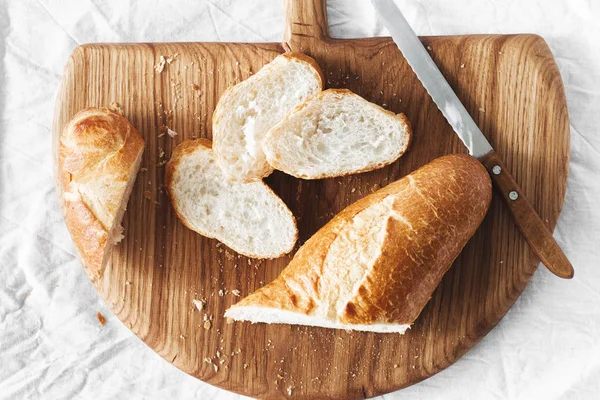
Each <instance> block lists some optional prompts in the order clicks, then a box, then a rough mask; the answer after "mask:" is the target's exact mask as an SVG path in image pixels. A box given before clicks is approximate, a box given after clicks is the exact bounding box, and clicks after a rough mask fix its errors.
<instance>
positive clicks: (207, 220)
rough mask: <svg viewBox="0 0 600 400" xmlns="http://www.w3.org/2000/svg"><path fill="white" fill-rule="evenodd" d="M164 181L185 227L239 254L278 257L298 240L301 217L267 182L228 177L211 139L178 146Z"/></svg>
mask: <svg viewBox="0 0 600 400" xmlns="http://www.w3.org/2000/svg"><path fill="white" fill-rule="evenodd" d="M165 181H166V183H165V184H166V187H167V192H168V194H169V197H170V198H171V204H172V205H173V209H174V210H175V213H176V214H177V216H178V217H179V219H180V220H181V222H183V224H184V225H185V226H187V227H188V228H190V229H191V230H193V231H195V232H198V233H199V234H201V235H204V236H207V237H209V238H215V239H217V240H220V241H221V242H223V243H224V244H225V245H227V246H229V247H230V248H231V249H233V250H235V251H236V252H238V253H240V254H244V255H246V256H248V257H254V258H276V257H279V256H281V255H283V254H285V253H288V252H289V251H291V250H292V248H293V247H294V244H295V243H296V239H297V237H298V230H297V228H296V220H295V219H294V216H293V215H292V213H291V211H290V210H289V209H288V208H287V206H286V205H285V203H284V202H283V201H282V200H281V199H280V198H279V197H277V195H276V194H275V193H273V191H272V190H271V188H269V187H268V186H267V185H265V184H264V183H263V182H262V181H260V182H250V183H241V182H231V181H228V180H227V179H225V176H224V175H223V173H222V171H221V169H220V168H219V167H218V166H217V162H216V157H215V154H214V152H213V151H212V150H211V142H210V141H209V140H206V139H197V140H186V141H184V142H182V143H181V144H180V145H179V146H177V147H176V148H175V150H173V154H172V156H171V159H170V160H169V162H168V163H167V167H166V177H165Z"/></svg>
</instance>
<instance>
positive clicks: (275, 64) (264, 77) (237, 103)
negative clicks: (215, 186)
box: [212, 52, 323, 182]
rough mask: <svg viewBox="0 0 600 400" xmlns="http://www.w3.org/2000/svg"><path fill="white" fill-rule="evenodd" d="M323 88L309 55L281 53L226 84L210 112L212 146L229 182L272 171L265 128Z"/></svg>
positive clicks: (318, 70) (249, 179)
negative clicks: (248, 74) (264, 147)
mask: <svg viewBox="0 0 600 400" xmlns="http://www.w3.org/2000/svg"><path fill="white" fill-rule="evenodd" d="M322 89H323V76H322V73H321V70H320V69H319V66H318V65H317V63H316V62H315V60H313V59H312V58H310V57H308V56H306V55H304V54H301V53H293V52H292V53H285V54H282V55H280V56H278V57H277V58H275V59H274V60H273V61H271V62H270V63H269V64H267V65H265V66H264V67H263V68H262V69H261V70H260V71H258V72H257V73H256V74H255V75H253V76H251V77H250V78H248V79H246V80H245V81H243V82H241V83H239V84H237V85H235V86H233V87H231V88H229V89H228V90H227V91H226V92H225V93H224V94H223V96H222V97H221V99H220V100H219V103H218V104H217V107H216V109H215V112H214V114H213V133H212V135H213V142H214V143H213V149H214V151H215V153H216V154H217V158H218V160H219V165H220V167H221V169H222V170H223V173H224V174H225V176H226V177H227V178H228V179H229V180H235V181H240V182H250V181H257V180H260V179H262V178H263V177H265V176H267V175H269V174H270V173H271V172H273V168H271V166H270V165H269V164H268V163H267V160H266V159H265V155H264V154H263V150H262V141H263V138H264V136H265V135H266V133H267V131H268V130H269V129H270V128H271V127H272V126H273V125H275V124H276V123H277V122H279V121H280V120H281V119H282V118H283V117H285V115H286V114H287V113H289V112H290V111H292V110H293V109H294V107H296V106H297V105H299V104H302V103H303V102H304V101H305V100H306V99H308V98H310V97H312V96H313V95H315V94H316V93H318V92H320V91H321V90H322Z"/></svg>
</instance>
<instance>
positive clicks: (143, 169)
mask: <svg viewBox="0 0 600 400" xmlns="http://www.w3.org/2000/svg"><path fill="white" fill-rule="evenodd" d="M146 171H148V168H146V167H143V168H140V172H146Z"/></svg>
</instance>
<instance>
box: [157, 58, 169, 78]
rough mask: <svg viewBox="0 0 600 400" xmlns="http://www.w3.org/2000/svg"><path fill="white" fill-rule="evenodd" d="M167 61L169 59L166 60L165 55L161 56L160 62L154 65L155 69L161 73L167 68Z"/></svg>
mask: <svg viewBox="0 0 600 400" xmlns="http://www.w3.org/2000/svg"><path fill="white" fill-rule="evenodd" d="M166 62H167V60H165V56H160V57H159V58H158V64H156V65H155V66H154V70H155V71H156V72H158V73H159V74H160V73H161V72H163V70H164V69H165V64H166Z"/></svg>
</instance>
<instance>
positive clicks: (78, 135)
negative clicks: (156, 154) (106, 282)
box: [57, 108, 144, 279]
mask: <svg viewBox="0 0 600 400" xmlns="http://www.w3.org/2000/svg"><path fill="white" fill-rule="evenodd" d="M143 152H144V141H143V139H142V137H141V136H140V134H139V133H138V131H137V130H136V129H135V128H134V127H133V125H131V124H130V123H129V121H128V120H127V119H126V118H125V117H123V116H121V115H120V114H117V113H115V112H112V111H109V110H107V109H106V108H100V109H99V108H87V109H85V110H82V111H80V112H79V113H77V115H75V116H74V117H73V119H71V121H70V122H69V123H68V124H67V125H66V126H65V128H64V130H63V131H62V134H61V136H60V143H59V153H58V176H57V178H58V179H57V180H58V188H59V190H58V191H59V200H60V203H61V208H62V210H63V215H64V217H65V221H66V224H67V228H68V229H69V233H70V234H71V238H72V239H73V242H74V243H75V247H76V248H77V251H78V252H79V255H80V258H81V262H82V263H83V265H84V268H85V270H86V272H87V274H88V275H89V276H90V278H91V279H96V278H100V277H102V273H103V271H104V268H105V266H106V263H107V262H108V257H109V256H110V253H111V250H112V248H113V245H114V244H116V243H117V242H119V241H120V240H121V239H122V238H123V235H122V231H123V228H122V227H121V220H122V219H123V214H124V213H125V208H126V206H127V200H128V199H129V196H130V195H131V189H132V188H133V184H134V182H135V178H136V176H137V172H138V170H139V168H140V161H141V159H142V153H143Z"/></svg>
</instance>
